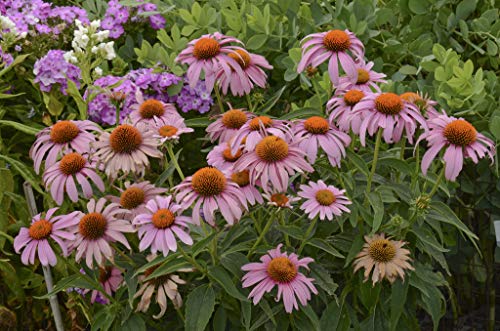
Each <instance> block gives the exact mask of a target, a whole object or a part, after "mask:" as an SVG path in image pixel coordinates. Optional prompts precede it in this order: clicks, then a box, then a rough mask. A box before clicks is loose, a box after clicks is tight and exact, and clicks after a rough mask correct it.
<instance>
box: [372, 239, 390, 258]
mask: <svg viewBox="0 0 500 331" xmlns="http://www.w3.org/2000/svg"><path fill="white" fill-rule="evenodd" d="M368 254H370V257H371V258H372V259H373V260H375V261H376V262H389V261H391V260H392V259H393V258H394V257H395V256H396V246H394V244H393V243H392V242H391V241H390V240H388V239H376V240H373V241H372V242H371V243H370V246H369V247H368Z"/></svg>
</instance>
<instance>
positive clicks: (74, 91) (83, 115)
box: [66, 79, 87, 120]
mask: <svg viewBox="0 0 500 331" xmlns="http://www.w3.org/2000/svg"><path fill="white" fill-rule="evenodd" d="M66 80H67V82H68V88H67V89H66V91H67V92H68V94H69V95H70V96H71V97H72V98H73V100H75V102H76V106H77V107H78V111H79V112H80V119H81V120H86V119H87V103H86V102H85V100H83V98H82V95H81V94H80V91H79V90H78V87H76V84H75V82H73V81H72V80H71V79H66Z"/></svg>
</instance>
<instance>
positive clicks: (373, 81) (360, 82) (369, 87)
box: [335, 60, 387, 93]
mask: <svg viewBox="0 0 500 331" xmlns="http://www.w3.org/2000/svg"><path fill="white" fill-rule="evenodd" d="M372 67H373V62H368V63H365V61H363V60H361V61H358V62H356V69H357V70H358V79H357V80H356V81H355V82H353V81H352V80H350V79H349V78H348V77H341V78H340V79H339V86H338V87H337V91H336V92H335V93H338V92H346V91H349V90H353V89H355V90H360V91H363V92H373V90H375V92H380V87H379V86H378V85H377V84H384V83H387V82H386V81H385V80H384V79H383V78H384V77H385V74H381V73H378V72H376V71H373V70H372Z"/></svg>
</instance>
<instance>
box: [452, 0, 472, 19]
mask: <svg viewBox="0 0 500 331" xmlns="http://www.w3.org/2000/svg"><path fill="white" fill-rule="evenodd" d="M476 5H477V0H462V2H460V3H459V4H458V6H457V15H456V16H457V20H466V19H467V17H469V15H470V14H472V13H473V12H474V10H476Z"/></svg>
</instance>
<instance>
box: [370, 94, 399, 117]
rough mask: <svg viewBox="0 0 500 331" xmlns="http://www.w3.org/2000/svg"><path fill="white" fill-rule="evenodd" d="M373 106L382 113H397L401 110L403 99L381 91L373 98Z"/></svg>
mask: <svg viewBox="0 0 500 331" xmlns="http://www.w3.org/2000/svg"><path fill="white" fill-rule="evenodd" d="M375 108H377V110H378V111H379V112H381V113H382V114H386V115H397V114H399V112H400V111H401V110H403V100H402V99H401V97H400V96H399V95H397V94H394V93H382V94H380V95H379V96H378V97H377V98H376V99H375Z"/></svg>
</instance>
